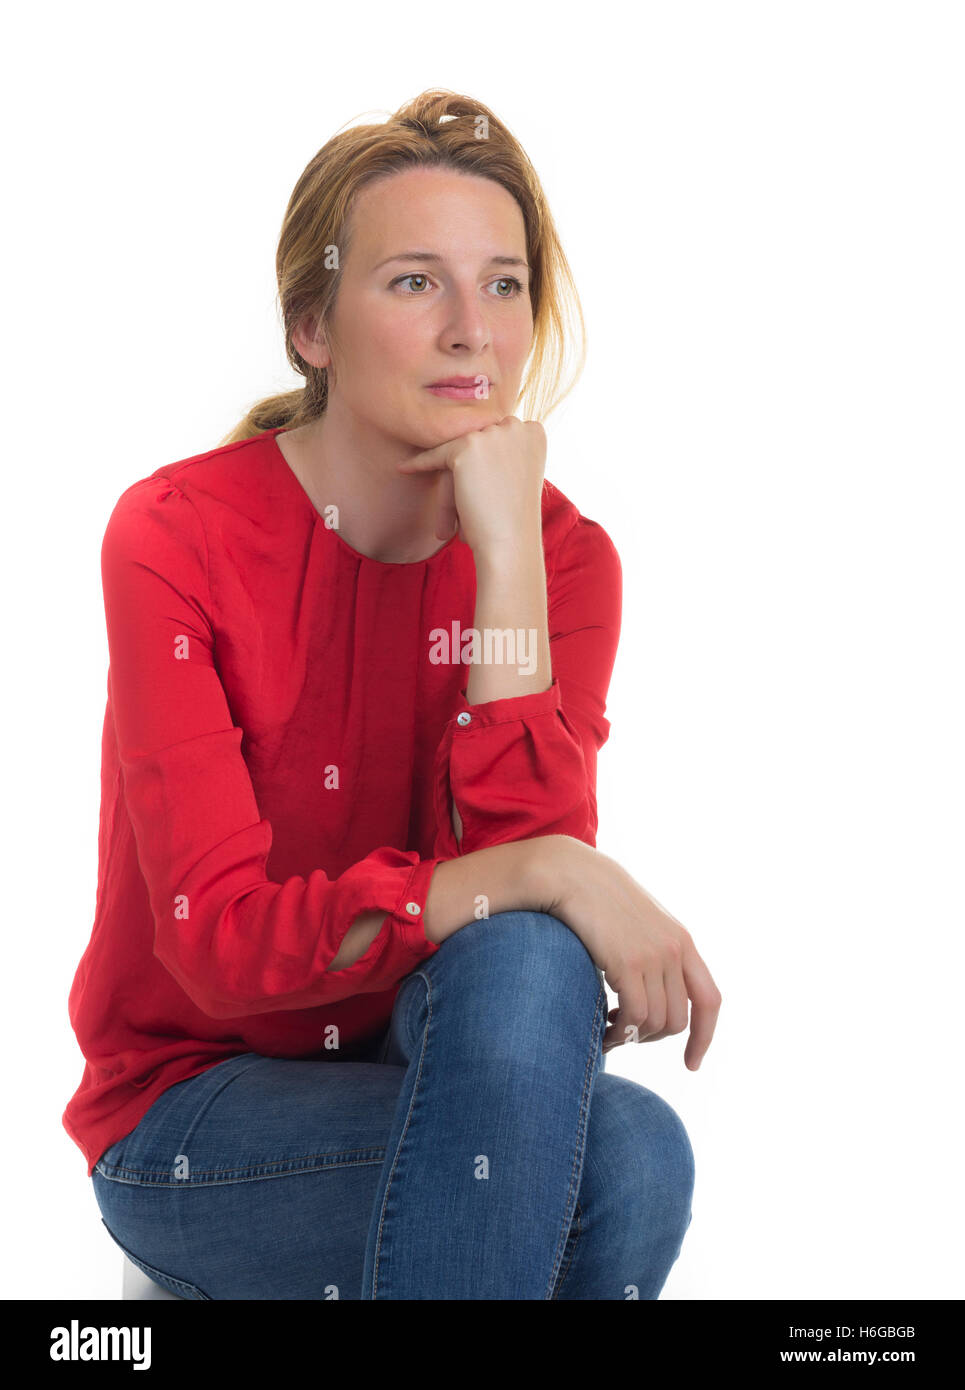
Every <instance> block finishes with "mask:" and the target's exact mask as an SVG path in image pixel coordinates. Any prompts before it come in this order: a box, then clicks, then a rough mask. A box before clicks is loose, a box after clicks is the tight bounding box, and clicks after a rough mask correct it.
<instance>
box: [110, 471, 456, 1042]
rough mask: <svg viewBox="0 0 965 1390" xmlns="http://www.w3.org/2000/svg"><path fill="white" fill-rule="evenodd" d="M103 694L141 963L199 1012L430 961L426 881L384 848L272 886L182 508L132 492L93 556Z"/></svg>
mask: <svg viewBox="0 0 965 1390" xmlns="http://www.w3.org/2000/svg"><path fill="white" fill-rule="evenodd" d="M101 569H102V578H103V587H104V604H105V611H106V619H107V634H108V645H109V649H110V675H109V693H110V702H111V705H112V709H113V718H114V729H115V736H116V740H117V748H118V758H119V763H120V769H121V775H122V782H123V791H124V798H125V802H126V805H127V808H128V812H129V815H130V820H131V824H132V827H133V831H134V838H135V841H136V848H137V858H138V863H139V866H140V870H141V873H142V876H143V878H144V881H145V883H146V886H147V891H148V895H149V898H150V905H151V912H152V915H153V918H154V925H155V938H154V954H155V955H156V957H157V958H158V960H159V961H161V963H162V964H163V965H164V966H165V967H166V969H167V970H168V971H169V972H170V974H171V975H172V976H173V977H174V979H175V980H176V981H177V982H178V984H179V985H180V986H181V988H182V989H183V990H184V992H185V994H187V995H188V996H189V998H190V999H191V1000H192V1001H193V1003H194V1004H195V1005H197V1007H198V1008H200V1009H201V1010H202V1011H203V1012H204V1013H205V1014H207V1015H209V1016H210V1017H212V1018H216V1019H224V1018H236V1017H241V1016H244V1015H250V1014H260V1013H266V1012H270V1011H275V1010H286V1009H303V1008H311V1007H314V1006H317V1005H320V1004H326V1003H329V1002H333V1001H337V1000H341V999H344V998H348V997H350V996H352V995H358V994H364V993H368V992H374V991H381V990H385V989H388V988H390V987H391V986H392V985H393V984H395V983H397V982H398V980H400V979H401V978H402V977H403V976H404V975H406V974H407V973H409V972H410V971H411V970H413V969H414V968H415V966H416V964H417V963H418V962H419V961H420V960H423V959H425V958H426V957H427V956H429V955H431V954H432V953H433V952H434V951H435V950H436V949H438V947H437V945H435V944H433V943H430V942H429V941H428V940H427V939H426V937H425V934H424V932H423V929H422V911H423V908H424V906H425V900H426V894H427V892H428V888H429V883H430V879H431V876H432V872H433V870H434V868H435V867H436V864H437V863H439V862H440V858H441V856H440V857H437V858H432V859H421V858H420V856H419V855H418V854H417V853H416V852H414V851H401V850H398V849H395V848H392V847H390V846H383V847H381V848H377V849H374V850H373V851H372V852H371V853H370V854H368V855H366V856H365V858H364V859H361V860H360V861H359V862H357V863H354V864H352V865H350V866H349V867H348V868H347V869H345V870H344V872H342V873H341V874H339V875H338V876H337V877H334V878H330V877H329V876H328V875H327V874H326V872H325V871H324V870H323V869H322V868H318V869H316V870H314V871H312V872H311V873H310V874H308V876H307V877H300V876H294V877H291V878H288V879H286V880H285V881H284V882H282V883H277V882H273V881H270V880H269V878H268V877H267V874H266V864H267V860H268V855H269V851H270V849H271V844H272V827H271V825H270V823H269V822H268V821H267V820H265V819H263V818H262V816H261V814H260V813H259V808H258V805H257V803H256V798H255V792H254V788H253V786H252V782H251V778H250V775H249V771H248V767H247V764H246V762H245V759H244V757H243V755H242V753H241V751H240V745H241V740H242V737H243V732H244V731H243V730H242V729H241V728H238V727H236V726H235V724H234V722H233V719H232V715H231V711H230V708H229V705H228V700H227V697H226V694H225V689H224V686H223V685H222V682H221V679H220V676H219V673H218V670H217V667H216V647H217V635H216V628H215V626H214V623H213V617H212V615H213V608H212V602H211V595H210V591H209V584H208V550H207V542H206V537H205V533H204V527H203V525H202V522H201V518H200V516H199V514H198V512H197V510H196V508H195V505H194V503H193V502H192V501H191V500H190V499H189V498H188V497H187V496H186V495H185V494H184V493H183V492H182V491H180V490H179V489H178V488H177V487H176V486H175V485H174V484H173V483H170V482H168V481H167V480H166V479H164V478H158V477H157V476H156V475H155V477H154V478H151V479H145V480H143V481H141V482H139V483H135V484H134V485H133V487H131V488H128V490H127V491H126V492H125V493H124V494H123V495H122V497H121V498H120V500H119V501H118V503H117V505H116V507H115V508H114V511H113V512H112V514H111V517H110V520H109V522H108V525H107V529H106V532H105V535H104V541H103V546H102V551H101ZM375 909H378V910H380V911H382V912H384V913H386V915H387V921H386V922H385V923H384V925H383V926H382V929H381V931H380V932H379V935H378V936H377V937H376V939H375V940H374V941H373V943H372V944H371V946H370V947H369V949H368V950H367V951H366V952H365V953H364V955H363V956H362V957H361V958H360V959H359V960H358V961H356V962H354V963H353V964H352V965H350V966H349V967H347V968H346V969H343V970H339V971H337V972H334V973H332V972H330V971H328V969H327V967H328V966H329V965H330V964H331V962H332V961H333V960H334V958H335V956H336V954H337V953H338V948H339V945H340V943H341V941H342V939H343V937H344V936H345V934H346V932H347V931H348V928H349V927H350V925H351V924H352V922H353V920H354V919H355V917H356V916H357V915H358V914H359V913H361V912H364V911H367V910H375Z"/></svg>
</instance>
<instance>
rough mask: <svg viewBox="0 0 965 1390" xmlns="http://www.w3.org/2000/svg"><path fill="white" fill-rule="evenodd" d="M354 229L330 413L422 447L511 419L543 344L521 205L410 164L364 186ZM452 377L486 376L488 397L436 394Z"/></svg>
mask: <svg viewBox="0 0 965 1390" xmlns="http://www.w3.org/2000/svg"><path fill="white" fill-rule="evenodd" d="M351 227H352V244H351V251H350V253H349V254H348V255H346V256H344V258H343V260H342V265H341V281H340V284H339V289H338V294H337V296H336V302H335V307H334V312H333V314H332V316H331V338H330V339H329V342H328V346H329V350H330V352H331V354H332V357H333V359H334V372H331V371H330V372H329V391H330V396H329V408H330V410H331V413H332V414H333V415H340V414H341V413H342V412H347V413H348V414H349V415H350V416H355V417H357V419H358V420H359V421H360V422H363V423H364V424H366V425H368V426H369V427H374V428H375V429H377V430H380V431H381V432H382V433H383V434H385V435H386V436H389V437H391V438H393V439H399V440H404V441H405V442H406V443H409V444H415V445H417V446H418V447H419V448H422V449H428V448H432V447H434V446H435V445H436V444H441V443H442V442H443V441H444V440H447V439H455V438H456V437H457V436H459V435H462V434H467V433H469V432H470V431H471V430H476V429H482V428H483V427H484V426H485V425H489V424H492V423H494V422H495V421H498V420H502V419H503V418H504V417H505V416H507V415H511V414H512V413H513V411H514V407H515V404H516V399H517V397H518V395H519V387H520V381H521V379H522V373H523V367H524V365H525V363H526V358H527V355H528V353H529V349H530V345H531V342H532V337H533V315H532V306H531V304H530V299H529V268H528V266H527V265H526V236H525V226H524V223H523V215H522V212H521V211H520V209H519V205H518V204H517V203H516V200H515V199H514V198H513V197H512V196H511V195H510V194H509V193H507V191H506V190H505V189H504V188H503V187H502V186H501V185H500V184H497V183H494V182H493V181H492V180H491V179H486V178H479V177H476V176H475V175H467V174H459V173H454V172H453V171H452V170H450V169H424V168H418V169H407V170H405V171H404V172H403V173H398V174H393V175H391V176H390V177H388V178H384V179H381V180H379V181H378V182H377V183H375V184H370V185H369V186H368V187H366V188H364V189H363V190H362V192H361V194H360V195H359V197H358V200H357V202H356V205H355V210H354V212H353V214H352V216H351ZM411 252H419V253H422V254H420V255H418V256H414V255H411V254H407V253H411ZM508 261H514V262H518V263H517V264H510V263H508ZM517 281H518V282H519V284H518V286H517V284H516V282H517ZM322 365H325V362H324V361H323V363H322ZM453 376H464V377H470V378H473V379H475V378H478V377H479V376H484V377H485V378H486V379H487V383H488V390H489V396H488V399H486V398H483V399H476V398H475V396H473V397H471V398H469V399H466V400H456V399H453V398H447V397H445V396H439V395H436V394H435V393H434V392H432V391H430V390H428V389H427V388H428V387H429V386H430V385H431V384H432V383H433V382H436V381H438V380H439V379H440V378H447V377H453Z"/></svg>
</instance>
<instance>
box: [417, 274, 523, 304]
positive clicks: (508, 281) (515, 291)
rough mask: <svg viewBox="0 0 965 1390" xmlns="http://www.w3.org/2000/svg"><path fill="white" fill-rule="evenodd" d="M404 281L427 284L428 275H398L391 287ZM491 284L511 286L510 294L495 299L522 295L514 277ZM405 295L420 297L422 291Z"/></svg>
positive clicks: (503, 277)
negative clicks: (416, 281)
mask: <svg viewBox="0 0 965 1390" xmlns="http://www.w3.org/2000/svg"><path fill="white" fill-rule="evenodd" d="M406 280H421V281H424V282H425V284H428V283H429V277H428V275H423V274H422V273H421V272H420V271H417V270H413V271H410V272H409V274H408V275H400V276H399V277H398V279H397V280H393V281H392V283H393V285H401V284H404V283H405V281H406ZM493 284H495V285H512V286H513V293H512V294H497V295H496V296H495V298H496V299H515V298H516V297H517V296H518V295H520V294H522V293H523V284H522V281H521V280H517V279H516V277H515V275H504V276H502V277H501V278H500V279H499V280H494V281H493ZM406 293H407V294H410V295H413V296H418V295H421V294H422V293H423V291H422V290H421V289H410V290H408V291H407V292H406Z"/></svg>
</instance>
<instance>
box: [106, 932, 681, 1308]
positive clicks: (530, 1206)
mask: <svg viewBox="0 0 965 1390" xmlns="http://www.w3.org/2000/svg"><path fill="white" fill-rule="evenodd" d="M606 1012H607V996H606V991H605V990H604V987H603V976H602V973H601V972H600V971H599V970H597V969H596V967H595V966H594V964H593V961H592V959H591V957H590V955H589V953H588V952H587V950H586V947H585V946H584V945H583V943H582V941H580V939H579V937H578V936H576V934H575V933H574V932H573V931H571V929H570V928H569V927H568V926H567V925H566V924H565V923H564V922H562V921H560V920H559V919H558V918H556V917H552V916H549V915H547V914H545V913H541V912H530V911H522V910H521V911H512V912H500V913H497V914H495V915H494V916H492V917H489V918H483V919H481V920H478V921H473V922H470V923H468V924H467V925H466V926H464V927H463V928H461V929H460V930H459V931H456V932H454V933H453V934H452V935H451V936H449V937H447V938H446V940H445V941H443V943H442V944H441V946H440V947H439V949H438V951H436V952H435V954H434V955H432V956H430V957H429V959H428V960H425V961H423V962H422V963H421V964H420V965H419V967H418V968H417V969H416V970H415V971H413V973H412V974H410V975H408V976H406V978H405V979H404V980H403V982H402V984H401V986H400V988H399V992H398V995H397V997H396V1000H395V1004H394V1008H393V1011H392V1017H391V1021H390V1024H389V1027H388V1029H387V1031H386V1032H385V1034H384V1036H382V1037H381V1038H377V1039H375V1040H374V1041H373V1044H372V1050H371V1060H356V1061H343V1062H333V1061H329V1060H315V1059H312V1060H300V1059H287V1058H275V1057H264V1056H261V1055H260V1054H258V1053H256V1052H247V1053H244V1054H242V1055H241V1056H236V1057H231V1058H229V1059H228V1060H227V1061H224V1062H219V1063H217V1064H216V1065H214V1066H212V1067H209V1068H208V1070H207V1071H204V1072H201V1073H200V1074H198V1075H197V1076H192V1077H189V1078H188V1079H187V1080H186V1081H181V1082H178V1083H177V1084H176V1085H174V1086H170V1087H169V1088H168V1089H167V1090H166V1091H164V1092H163V1093H162V1094H161V1095H160V1096H159V1097H158V1099H157V1100H156V1101H155V1102H154V1103H153V1105H152V1106H151V1108H150V1109H149V1110H148V1111H147V1112H146V1114H145V1115H144V1116H143V1118H142V1119H141V1120H140V1122H139V1123H138V1125H137V1126H136V1127H135V1128H134V1130H132V1132H131V1133H130V1134H128V1135H126V1136H125V1137H124V1138H123V1139H120V1140H118V1142H117V1143H115V1144H113V1145H111V1147H110V1148H109V1149H108V1150H107V1151H106V1152H105V1153H104V1154H103V1155H102V1156H101V1158H100V1160H99V1161H98V1163H97V1165H96V1166H95V1168H94V1172H93V1174H92V1176H91V1182H92V1184H93V1188H94V1193H95V1196H96V1198H97V1204H98V1206H99V1208H100V1212H101V1216H102V1218H103V1221H104V1225H105V1226H106V1227H107V1230H108V1232H109V1233H110V1235H111V1236H112V1237H113V1239H114V1240H115V1241H116V1242H117V1244H118V1245H120V1246H121V1247H122V1249H124V1250H125V1252H126V1253H127V1254H128V1255H129V1256H131V1257H132V1258H133V1260H134V1262H135V1263H136V1264H138V1265H140V1266H141V1268H142V1269H144V1270H145V1271H146V1273H147V1274H149V1275H150V1276H151V1277H152V1278H153V1279H154V1280H155V1281H156V1282H157V1283H159V1284H161V1285H162V1287H165V1288H169V1289H173V1290H174V1291H175V1292H176V1293H179V1294H181V1295H182V1296H183V1297H185V1298H190V1299H328V1298H339V1299H344V1298H348V1299H374V1298H385V1299H621V1300H622V1299H627V1298H642V1299H656V1298H657V1297H658V1296H659V1293H660V1290H661V1288H662V1287H663V1285H664V1283H665V1281H666V1278H667V1275H668V1274H669V1272H670V1268H671V1266H672V1265H673V1263H674V1261H675V1260H676V1258H677V1256H678V1254H679V1253H680V1248H681V1245H682V1243H683V1238H684V1235H685V1234H686V1231H687V1228H688V1226H689V1225H690V1220H691V1197H692V1193H693V1184H694V1158H693V1151H692V1149H691V1146H690V1141H689V1139H688V1137H687V1132H686V1130H685V1129H684V1126H683V1123H682V1122H681V1120H680V1118H679V1117H678V1115H677V1114H676V1112H675V1111H674V1110H673V1109H671V1107H670V1106H669V1105H668V1104H667V1103H666V1101H664V1100H661V1099H660V1097H659V1096H657V1095H655V1094H654V1092H653V1091H649V1090H647V1089H646V1087H644V1086H640V1085H637V1084H636V1083H635V1082H632V1081H628V1080H626V1079H625V1078H624V1077H620V1076H615V1075H611V1074H608V1073H607V1072H606V1071H605V1070H604V1059H603V1052H602V1048H601V1042H602V1036H603V1029H604V1026H605V1021H606ZM335 1055H337V1054H335Z"/></svg>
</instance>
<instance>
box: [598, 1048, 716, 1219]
mask: <svg viewBox="0 0 965 1390" xmlns="http://www.w3.org/2000/svg"><path fill="white" fill-rule="evenodd" d="M594 1134H595V1136H596V1142H598V1143H599V1145H600V1150H601V1153H600V1155H599V1160H600V1162H601V1163H602V1164H603V1165H604V1166H605V1170H606V1173H607V1183H608V1185H610V1186H611V1187H612V1188H614V1189H616V1190H617V1191H618V1192H619V1204H620V1205H621V1206H624V1207H625V1204H628V1203H629V1204H631V1205H632V1203H633V1200H634V1195H635V1194H636V1195H637V1196H638V1197H639V1198H640V1200H641V1201H642V1203H643V1211H644V1213H645V1212H647V1211H652V1209H653V1205H652V1204H653V1202H654V1198H655V1196H656V1195H657V1194H659V1198H660V1201H661V1202H662V1203H663V1204H664V1205H665V1207H666V1209H667V1212H668V1214H669V1212H670V1210H671V1209H676V1210H677V1212H678V1214H679V1219H680V1220H681V1221H682V1223H683V1224H682V1227H681V1229H682V1230H685V1229H686V1227H687V1226H688V1225H689V1224H690V1207H691V1200H692V1198H693V1192H694V1181H695V1160H694V1151H693V1147H692V1145H691V1142H690V1136H689V1134H688V1133H687V1130H686V1128H685V1126H684V1122H683V1120H682V1119H681V1118H680V1116H679V1115H678V1114H677V1112H676V1110H674V1108H673V1106H671V1105H670V1104H668V1102H667V1101H665V1100H664V1099H663V1097H662V1096H658V1095H657V1093H656V1092H655V1091H651V1090H649V1089H648V1088H647V1087H646V1086H641V1085H640V1084H639V1083H638V1082H636V1081H631V1080H630V1079H629V1078H628V1077H625V1076H619V1075H617V1074H616V1073H613V1072H604V1073H602V1074H601V1075H600V1076H598V1077H597V1078H596V1082H595V1086H594V1092H593V1120H592V1124H591V1142H593V1136H594ZM621 1178H622V1179H624V1180H625V1181H624V1182H623V1183H621V1182H620V1179H621Z"/></svg>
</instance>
